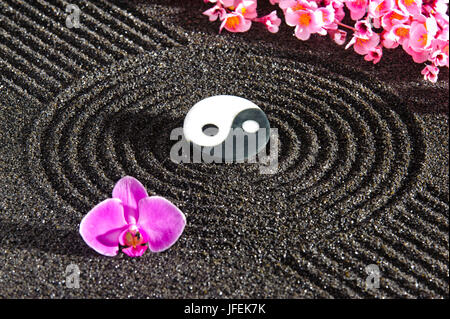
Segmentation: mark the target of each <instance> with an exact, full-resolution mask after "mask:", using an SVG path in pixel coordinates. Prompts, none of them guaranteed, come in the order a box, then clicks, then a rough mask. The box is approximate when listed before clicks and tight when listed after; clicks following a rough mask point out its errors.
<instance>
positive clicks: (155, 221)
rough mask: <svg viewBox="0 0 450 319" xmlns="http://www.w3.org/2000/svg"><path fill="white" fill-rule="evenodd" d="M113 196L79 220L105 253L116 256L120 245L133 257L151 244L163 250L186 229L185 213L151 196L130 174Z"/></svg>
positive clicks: (84, 233)
mask: <svg viewBox="0 0 450 319" xmlns="http://www.w3.org/2000/svg"><path fill="white" fill-rule="evenodd" d="M112 197H113V198H109V199H106V200H104V201H103V202H101V203H99V204H98V205H96V206H95V207H94V208H92V210H91V211H90V212H89V213H88V214H87V215H86V216H84V218H83V219H82V221H81V223H80V234H81V237H82V238H83V240H84V241H85V242H86V243H87V244H88V246H90V247H91V248H92V249H94V250H95V251H97V252H98V253H100V254H102V255H105V256H116V255H117V253H118V251H119V245H120V246H124V247H125V248H123V249H122V251H123V252H124V253H125V254H127V255H128V256H130V257H138V256H142V254H143V253H144V252H145V251H146V250H147V248H148V247H149V248H150V250H151V251H153V252H160V251H163V250H166V249H168V248H169V247H171V246H172V245H173V244H174V243H175V242H176V241H177V240H178V238H179V237H180V235H181V233H182V232H183V230H184V227H185V225H186V217H185V216H184V214H183V213H182V212H181V211H180V210H179V209H178V208H177V207H176V206H175V205H173V204H172V203H171V202H169V201H168V200H167V199H165V198H163V197H159V196H150V197H149V196H148V195H147V191H146V190H145V188H144V186H143V185H142V184H141V183H140V182H139V181H138V180H137V179H135V178H133V177H131V176H125V177H123V178H121V179H120V180H119V181H118V182H117V183H116V185H115V186H114V189H113V192H112Z"/></svg>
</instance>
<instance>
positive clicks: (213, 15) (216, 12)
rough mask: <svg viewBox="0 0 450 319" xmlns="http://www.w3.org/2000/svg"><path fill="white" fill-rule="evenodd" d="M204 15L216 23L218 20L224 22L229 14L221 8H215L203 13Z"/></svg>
mask: <svg viewBox="0 0 450 319" xmlns="http://www.w3.org/2000/svg"><path fill="white" fill-rule="evenodd" d="M203 14H204V15H206V16H208V17H209V21H211V22H212V21H216V20H217V18H219V20H223V18H224V17H225V15H226V14H227V12H226V11H225V9H224V8H223V7H221V6H214V7H212V8H210V9H208V10H206V11H205V12H203Z"/></svg>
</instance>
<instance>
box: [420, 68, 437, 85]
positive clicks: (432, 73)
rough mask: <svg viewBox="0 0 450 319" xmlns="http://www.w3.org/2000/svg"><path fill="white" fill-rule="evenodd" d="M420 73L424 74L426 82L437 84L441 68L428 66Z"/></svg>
mask: <svg viewBox="0 0 450 319" xmlns="http://www.w3.org/2000/svg"><path fill="white" fill-rule="evenodd" d="M420 73H422V75H423V78H424V79H425V80H428V81H431V82H433V83H436V81H437V79H438V74H439V68H437V67H435V66H434V65H427V66H426V67H425V68H424V69H423V70H422V72H420Z"/></svg>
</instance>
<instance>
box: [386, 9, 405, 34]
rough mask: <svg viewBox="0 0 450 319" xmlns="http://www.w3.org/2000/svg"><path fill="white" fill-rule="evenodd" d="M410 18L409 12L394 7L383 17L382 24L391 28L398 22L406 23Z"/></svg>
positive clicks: (387, 28) (388, 28)
mask: <svg viewBox="0 0 450 319" xmlns="http://www.w3.org/2000/svg"><path fill="white" fill-rule="evenodd" d="M408 19H409V14H408V13H404V12H403V11H400V10H398V9H392V10H391V11H390V12H388V13H386V14H385V15H383V16H382V18H381V26H382V27H383V28H385V29H386V30H390V29H391V28H392V26H394V25H395V24H397V23H405V22H406V21H407V20H408Z"/></svg>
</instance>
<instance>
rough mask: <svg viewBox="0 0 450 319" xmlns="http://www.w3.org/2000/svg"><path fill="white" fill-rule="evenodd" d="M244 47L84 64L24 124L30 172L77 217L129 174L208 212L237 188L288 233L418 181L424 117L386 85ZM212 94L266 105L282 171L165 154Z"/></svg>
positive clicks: (383, 202)
mask: <svg viewBox="0 0 450 319" xmlns="http://www.w3.org/2000/svg"><path fill="white" fill-rule="evenodd" d="M239 50H240V49H235V50H227V51H226V52H224V51H222V50H221V49H220V48H214V49H211V51H210V53H209V54H203V55H202V56H201V57H197V56H196V55H195V52H194V51H189V50H188V49H172V50H167V51H165V52H162V53H161V52H160V53H158V54H156V53H150V54H146V55H142V56H139V57H138V58H132V59H130V60H127V61H124V62H123V63H119V64H117V65H114V66H113V67H111V68H110V69H109V70H106V71H105V72H104V73H103V74H102V75H95V76H94V75H87V76H85V77H84V78H83V79H82V80H80V81H78V82H77V83H76V84H75V85H73V86H71V87H69V88H68V89H67V90H65V91H64V92H63V93H62V94H60V95H59V96H58V97H57V98H56V99H55V100H54V101H53V102H52V103H51V104H50V105H49V107H48V109H47V110H46V111H44V112H42V114H41V116H40V117H39V118H37V119H36V121H35V123H34V126H33V127H32V129H31V133H30V135H29V138H28V153H27V154H26V155H27V156H26V158H27V165H28V166H29V170H30V174H31V175H32V179H33V183H34V184H35V185H36V187H39V188H40V190H41V193H42V194H43V195H44V196H46V197H47V198H49V199H53V200H54V203H55V204H56V206H59V207H68V208H69V209H72V212H73V213H74V216H78V218H81V216H82V215H84V214H85V213H86V212H87V211H88V210H89V209H90V207H92V206H93V205H94V204H95V203H97V202H98V201H100V200H103V199H105V198H107V197H109V196H110V191H111V189H112V186H113V185H114V182H115V181H117V180H118V179H119V178H120V177H121V176H123V175H126V174H127V175H132V176H135V177H136V178H138V179H140V180H141V181H142V182H143V183H144V185H145V186H146V187H147V188H148V189H149V192H150V193H152V194H161V195H164V196H167V197H169V198H171V199H172V200H175V201H176V202H178V203H180V205H189V206H190V207H191V208H192V209H193V210H194V211H195V207H199V208H200V207H209V208H210V210H211V214H214V212H215V209H218V208H220V209H224V208H225V209H226V208H227V207H228V206H229V203H234V202H236V200H237V199H241V202H242V207H244V208H243V209H244V210H246V211H249V212H253V213H254V214H263V215H266V216H267V218H268V220H272V221H273V223H274V226H275V227H276V225H278V222H279V221H277V218H279V217H280V216H282V217H283V218H284V219H283V220H285V222H286V223H288V224H287V227H288V228H289V231H288V232H287V233H286V234H287V235H288V236H292V238H295V241H296V240H299V239H301V238H308V236H309V234H312V233H315V234H318V235H320V236H322V235H331V234H333V233H335V232H336V230H340V231H343V230H346V229H347V228H349V227H353V226H355V225H357V224H358V223H360V222H363V221H365V220H367V219H368V218H370V217H371V216H372V215H373V213H381V214H382V212H383V209H385V208H386V207H387V206H388V205H390V204H392V203H395V202H396V201H398V200H400V199H401V198H402V196H403V195H404V194H406V193H408V192H409V191H411V190H412V189H413V188H414V186H415V183H416V177H417V176H418V174H420V167H421V163H422V161H423V158H424V154H423V152H424V151H423V150H424V145H423V140H422V136H421V135H420V132H421V130H422V129H421V122H420V120H418V119H417V118H416V117H415V116H414V115H413V114H411V113H409V112H408V110H406V109H404V108H403V107H402V105H401V102H400V99H399V98H397V97H396V95H395V94H394V93H392V92H391V91H389V90H388V89H386V88H384V87H383V86H382V85H381V84H380V82H378V81H377V80H376V79H373V78H367V75H366V74H362V73H360V74H359V73H358V71H357V70H356V71H355V70H351V69H350V68H346V67H345V66H339V67H337V66H330V65H329V64H328V63H327V62H326V61H324V60H321V59H319V58H316V57H314V56H307V58H308V61H314V62H313V63H314V68H312V66H311V65H310V64H304V63H302V62H301V61H302V55H300V54H299V55H298V56H297V61H299V62H295V63H293V62H289V64H288V63H287V61H286V60H285V59H284V57H283V55H282V54H280V55H279V56H276V54H272V55H269V54H268V55H267V56H257V55H253V54H251V53H249V55H248V57H247V61H242V55H239V54H242V52H241V51H239ZM180 55H183V57H184V58H183V59H177V58H175V57H178V56H180ZM237 56H239V57H240V58H239V59H236V58H235V57H237ZM305 57H306V54H305ZM219 60H220V61H219ZM180 61H183V62H182V63H181V64H180ZM249 61H251V63H249ZM213 68H221V69H223V70H224V71H223V72H222V73H219V74H218V73H217V72H209V71H210V70H212V69H213ZM238 80H239V81H238ZM238 83H245V85H239V84H238ZM216 94H233V95H238V96H242V97H245V98H247V99H250V100H252V101H253V102H254V103H256V104H257V105H259V106H260V107H261V108H262V109H263V110H264V112H265V113H266V114H267V115H268V118H269V121H270V123H271V126H272V127H273V128H277V129H278V132H279V145H280V147H279V170H278V172H277V173H276V174H274V175H261V174H260V172H259V165H258V164H192V163H190V164H182V165H178V164H175V163H173V162H172V161H171V160H170V155H169V154H170V148H171V147H172V145H173V144H174V141H170V132H171V131H172V129H174V128H176V127H181V126H182V122H183V118H184V116H185V115H186V113H187V111H188V110H189V108H190V107H191V106H192V105H194V104H195V103H196V102H197V101H199V100H201V99H202V98H205V97H207V96H211V95H216ZM233 207H234V206H232V207H231V206H230V208H229V209H233ZM192 213H194V212H192ZM61 214H65V212H64V211H61ZM250 214H251V213H250ZM247 222H250V223H251V218H249V220H248V221H247ZM284 226H286V224H285V225H284ZM317 230H320V231H317Z"/></svg>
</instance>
